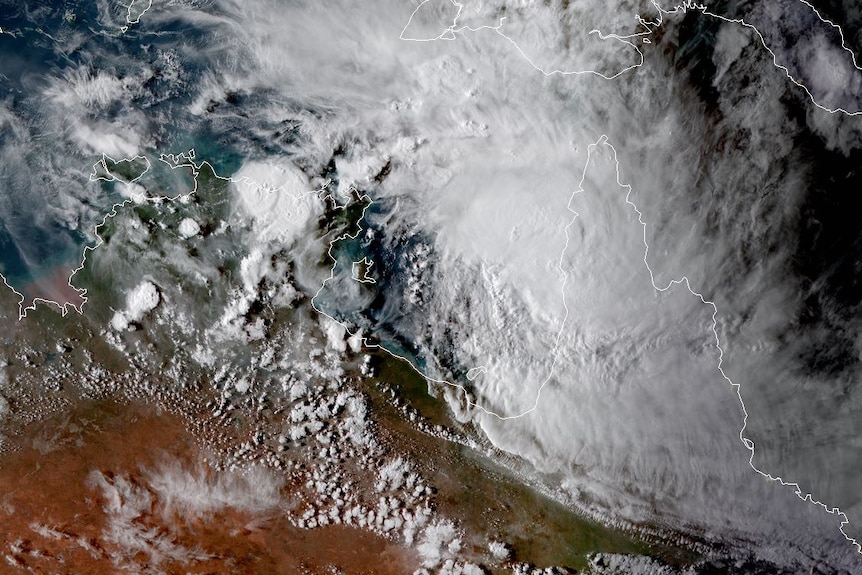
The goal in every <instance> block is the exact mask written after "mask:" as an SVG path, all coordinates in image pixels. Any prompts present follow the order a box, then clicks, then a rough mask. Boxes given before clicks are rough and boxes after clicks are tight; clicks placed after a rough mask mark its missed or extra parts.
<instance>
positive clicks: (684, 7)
mask: <svg viewBox="0 0 862 575" xmlns="http://www.w3.org/2000/svg"><path fill="white" fill-rule="evenodd" d="M430 1H431V0H423V1H422V2H421V3H420V4H419V5H418V6H417V7H416V8H415V9H414V10H413V12H412V13H411V14H410V18H409V19H408V20H407V24H405V25H404V28H403V29H402V30H401V34H400V35H399V38H400V39H401V40H406V41H411V42H435V41H437V40H455V39H456V38H457V37H456V34H463V33H465V32H477V31H479V30H486V29H487V30H493V31H494V32H496V33H497V34H499V35H500V36H502V37H503V38H505V39H506V40H507V41H508V42H510V43H511V44H512V46H514V47H515V49H516V50H517V51H518V53H519V54H520V55H521V57H522V58H523V59H524V60H526V62H527V63H528V64H530V66H532V67H533V68H535V69H536V70H538V71H539V72H541V73H542V74H544V75H545V76H553V75H560V76H579V75H582V74H591V75H594V76H598V77H600V78H603V79H605V80H613V79H614V78H617V77H619V76H621V75H622V74H624V73H626V72H628V71H630V70H634V69H635V68H639V67H641V66H643V64H644V61H645V59H644V54H643V52H641V50H640V48H639V47H638V46H637V45H636V44H635V43H634V42H635V41H636V40H637V39H640V41H641V42H642V43H644V44H650V43H651V40H650V39H649V38H648V36H650V35H652V33H653V31H654V30H655V29H656V28H658V27H659V26H661V24H662V23H663V22H664V16H665V15H672V14H677V13H679V12H688V11H689V10H693V11H698V12H701V13H702V14H703V15H704V16H709V17H711V18H716V19H718V20H721V21H723V22H727V23H729V24H737V25H740V26H743V27H745V28H748V29H750V30H753V31H754V33H755V34H756V35H757V37H758V38H759V39H760V44H761V45H762V46H763V47H764V48H765V49H766V51H767V52H769V55H770V56H772V64H773V65H774V66H775V67H776V68H778V69H779V70H781V71H783V72H784V75H785V76H786V77H787V79H788V80H790V81H791V82H793V83H794V84H796V85H797V86H799V87H800V88H802V89H803V90H804V91H805V93H806V94H807V95H808V99H809V100H810V101H811V103H812V104H814V105H815V106H817V107H818V108H820V109H821V110H823V111H825V112H829V113H830V114H835V113H841V114H845V115H847V116H858V115H862V110H854V111H849V110H846V109H844V108H842V107H836V108H829V107H828V106H824V105H822V104H820V103H819V102H818V101H817V99H816V98H815V97H814V94H812V93H811V91H810V90H809V89H808V87H807V86H806V85H805V83H804V82H802V81H801V80H799V79H797V78H796V77H794V76H793V74H792V73H791V72H790V70H789V69H788V68H787V67H786V66H784V65H782V64H779V63H778V56H777V55H776V54H775V52H773V51H772V49H771V48H770V47H769V45H768V44H767V42H766V39H765V38H764V37H763V34H761V32H760V30H758V29H757V28H756V27H755V26H754V25H753V24H749V23H748V22H746V21H745V20H744V19H743V18H728V17H726V16H722V15H720V14H716V13H715V12H711V11H710V10H709V9H708V8H707V6H706V5H705V4H701V3H698V2H696V1H695V0H683V2H680V3H678V4H675V5H674V6H673V8H670V9H667V8H663V7H662V6H660V5H659V3H658V0H651V3H652V5H653V6H654V7H655V9H656V10H657V11H658V18H657V19H656V20H652V21H649V20H644V19H643V17H641V16H640V15H639V14H638V15H635V18H636V19H637V21H638V23H639V25H640V26H643V28H644V31H643V32H635V33H633V34H628V35H626V36H620V35H618V34H605V33H603V32H601V31H600V30H597V29H593V30H590V31H589V32H588V34H597V35H598V36H599V38H600V39H601V40H617V41H619V42H622V43H624V44H628V45H629V46H631V47H632V48H634V49H635V50H636V51H637V53H638V60H639V61H638V62H637V63H636V64H632V65H630V66H627V67H625V68H623V69H622V70H619V71H618V72H616V73H614V74H611V75H610V76H608V75H605V74H602V73H600V72H597V71H595V70H562V69H560V68H555V69H552V70H547V69H545V68H543V67H541V66H539V65H538V64H536V63H535V62H534V61H533V59H532V58H530V57H529V56H528V55H527V53H526V52H525V51H524V50H523V48H521V46H520V45H518V42H517V41H515V40H514V39H512V38H511V37H509V36H507V35H506V34H505V33H504V32H503V24H504V21H505V20H506V17H505V16H504V17H502V18H500V19H499V20H498V22H497V24H496V25H495V26H491V25H485V26H479V27H476V28H473V27H470V26H460V27H459V26H458V20H459V19H460V17H461V12H462V11H463V9H464V5H463V4H461V3H460V2H458V1H457V0H448V1H449V2H451V3H452V5H453V6H455V7H456V8H457V9H458V12H457V14H456V15H455V17H454V19H453V20H452V24H451V25H449V26H448V27H447V28H446V29H445V30H444V31H443V32H441V33H440V34H439V35H438V36H437V37H435V38H427V39H421V38H409V37H405V33H406V32H407V28H409V27H410V24H411V23H412V21H413V18H414V16H416V14H417V13H418V12H419V10H420V9H421V8H422V7H423V6H424V5H425V4H427V3H428V2H430ZM797 1H798V2H801V3H802V4H805V5H806V6H807V7H808V8H809V9H811V10H812V11H813V12H814V14H815V15H816V16H817V17H818V18H819V19H820V21H821V22H823V23H824V24H828V25H830V26H832V27H833V28H835V29H837V30H838V34H839V35H840V37H841V48H842V49H843V50H844V51H846V52H847V53H849V54H850V60H851V63H852V64H853V67H854V68H856V70H858V71H862V67H860V66H859V64H858V63H857V61H856V55H855V54H854V53H853V50H851V49H850V48H849V47H848V46H847V42H846V39H845V36H844V30H843V29H842V28H841V26H840V25H838V24H836V23H835V22H833V21H832V20H829V19H828V18H825V17H824V16H822V15H821V14H820V12H818V11H817V9H816V8H814V6H812V5H811V4H810V3H808V2H807V1H806V0H797Z"/></svg>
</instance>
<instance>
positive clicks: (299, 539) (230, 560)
mask: <svg viewBox="0 0 862 575" xmlns="http://www.w3.org/2000/svg"><path fill="white" fill-rule="evenodd" d="M15 444H17V446H19V447H20V451H18V452H16V453H8V454H7V455H6V456H5V457H4V459H3V461H2V462H0V494H2V495H0V572H3V573H13V572H21V573H25V572H29V573H45V574H52V575H53V574H57V575H59V574H65V573H69V574H72V573H80V574H88V575H100V574H102V573H104V574H108V573H112V574H113V573H183V574H185V573H237V574H244V573H249V574H251V573H254V574H269V573H272V574H294V573H296V574H301V573H308V574H316V573H321V574H322V573H334V572H338V573H352V574H362V573H379V574H383V575H386V574H399V575H400V574H403V573H412V572H413V571H414V570H415V569H416V568H417V567H418V562H417V560H416V557H415V556H414V555H413V554H412V553H411V552H410V551H408V550H406V549H404V548H402V547H400V546H397V545H395V544H393V543H391V542H388V541H386V540H385V539H382V538H380V537H378V536H375V535H373V534H370V533H367V532H364V531H360V530H357V529H353V528H349V527H343V526H330V527H325V528H320V529H314V530H300V529H297V528H295V527H293V526H292V525H290V523H289V522H288V521H287V520H286V519H285V514H286V512H285V510H284V506H285V505H286V504H287V501H288V498H287V497H285V494H286V493H287V492H288V491H289V488H287V487H283V486H282V483H280V478H278V477H277V476H275V475H274V474H272V473H271V472H269V471H268V470H260V473H259V474H257V475H253V476H251V479H248V478H246V477H241V476H239V475H237V474H234V475H233V476H228V472H216V471H214V470H212V469H211V468H209V467H207V466H205V465H204V464H201V463H200V461H201V458H202V454H201V453H200V452H199V450H198V449H197V448H196V447H195V444H194V442H193V441H192V439H191V437H190V436H189V434H188V433H187V432H186V430H185V428H184V427H183V425H182V423H181V422H180V421H179V420H177V419H176V418H174V417H172V416H170V415H167V414H164V413H155V412H154V411H152V410H149V409H147V408H143V407H140V406H119V405H116V404H107V403H100V404H91V405H87V406H82V407H80V408H78V409H77V410H75V411H74V412H73V413H71V414H66V415H65V416H64V417H62V418H53V419H51V420H49V421H45V422H41V423H39V424H36V425H33V426H32V427H31V428H29V429H28V430H26V434H25V435H23V436H21V437H19V438H17V439H16V440H15Z"/></svg>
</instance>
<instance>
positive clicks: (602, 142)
mask: <svg viewBox="0 0 862 575" xmlns="http://www.w3.org/2000/svg"><path fill="white" fill-rule="evenodd" d="M600 146H608V147H609V148H610V149H611V151H612V153H613V159H614V168H615V171H616V184H617V185H618V186H619V187H621V188H623V189H625V190H627V192H626V196H625V202H626V204H628V205H630V206H631V207H632V208H633V209H634V210H635V212H636V213H637V215H638V223H640V225H641V226H642V229H643V235H642V238H643V245H644V252H643V263H644V266H645V267H646V269H647V271H648V272H649V276H650V283H651V284H652V287H653V289H655V290H656V291H658V292H666V291H668V290H669V289H671V288H672V287H673V286H675V285H684V286H685V288H686V289H687V290H688V291H689V293H690V294H691V295H693V296H695V297H697V298H698V299H699V300H700V301H701V303H703V304H704V305H707V306H710V307H711V308H712V327H711V330H712V334H713V336H714V338H715V348H716V350H718V360H717V363H716V368H717V369H718V372H719V373H720V374H721V377H722V378H724V380H725V381H726V382H727V383H729V384H730V386H731V387H732V388H733V389H734V391H736V396H737V399H739V404H740V406H741V407H742V413H743V420H742V427H741V428H740V430H739V439H740V441H741V442H742V444H743V445H744V446H745V448H746V449H748V451H749V457H748V465H749V467H751V469H752V470H754V471H755V472H757V473H758V474H759V475H761V476H762V477H764V478H766V479H769V480H770V481H774V482H777V483H780V484H781V485H782V486H788V487H792V488H793V489H794V491H795V493H796V495H797V497H799V499H801V500H802V501H805V502H807V503H813V504H815V505H818V506H820V507H821V508H823V509H824V510H825V511H826V512H827V513H829V514H830V515H836V516H837V517H838V518H839V519H840V525H839V527H838V528H839V530H840V532H841V534H842V535H843V536H844V538H845V539H846V540H847V541H849V542H850V543H851V544H852V545H853V546H854V547H856V551H857V552H858V553H862V546H860V543H859V542H858V541H857V540H856V539H854V538H853V537H851V536H850V535H848V534H847V533H846V532H845V531H844V527H845V526H846V525H848V524H849V522H850V521H849V519H848V518H847V515H846V514H845V513H844V512H842V511H841V510H840V509H839V508H838V507H837V506H836V507H829V506H827V505H826V504H825V503H823V502H821V501H819V500H817V499H814V497H813V495H812V494H811V493H804V492H803V491H802V488H801V487H800V486H799V484H798V483H795V482H791V481H786V480H785V479H783V478H782V477H781V476H774V475H771V474H769V473H766V472H764V471H762V470H760V469H759V468H758V467H757V466H755V464H754V441H752V440H751V439H749V438H747V437H745V430H746V428H747V426H748V410H747V409H746V407H745V402H744V401H743V399H742V392H741V384H738V383H734V382H733V381H732V380H731V379H730V377H729V376H728V375H727V374H726V373H725V371H724V367H723V363H724V349H723V348H722V346H721V338H720V336H719V335H718V307H717V306H716V304H715V302H712V301H710V300H707V299H706V298H705V297H704V296H703V294H702V293H700V292H697V291H695V290H694V289H692V287H691V283H690V281H689V279H688V277H687V276H682V277H680V278H679V279H674V280H671V281H670V282H668V284H667V285H665V286H664V287H661V286H659V285H658V284H657V283H656V280H655V274H654V273H653V270H652V268H651V267H650V265H649V262H648V256H649V244H648V243H647V224H646V222H645V221H644V219H643V213H642V212H641V211H640V210H639V209H638V207H637V205H635V203H634V202H633V201H632V200H631V194H632V191H633V189H632V186H631V185H630V184H623V183H622V181H621V177H620V165H619V160H618V157H617V151H616V148H614V147H613V146H612V145H611V144H610V143H609V142H608V138H607V136H604V135H603V136H601V137H600V138H599V139H598V140H597V141H596V142H595V143H593V144H590V145H589V147H588V148H587V160H586V162H585V164H584V171H583V174H582V176H581V180H580V184H579V186H578V189H577V190H575V192H573V194H572V196H571V198H570V199H569V203H568V205H567V208H568V209H569V211H570V212H572V214H573V217H572V220H571V221H570V222H569V223H568V224H567V225H566V227H565V234H566V244H565V246H564V248H563V251H562V253H561V254H560V260H559V264H558V269H559V271H560V273H561V274H562V275H563V281H562V283H561V287H560V290H561V294H562V296H563V306H564V307H565V310H566V312H565V316H564V318H563V323H562V325H561V327H560V331H559V333H558V334H557V339H556V342H555V346H554V349H553V351H552V353H553V355H554V360H553V363H552V365H551V372H550V373H549V374H548V376H547V377H546V378H545V379H544V380H543V381H542V382H541V384H540V386H539V389H538V391H537V393H536V400H535V402H534V404H533V406H532V407H531V408H529V409H527V410H525V411H523V412H521V413H518V414H516V415H501V414H499V413H497V412H494V411H492V410H489V409H487V408H485V407H483V406H482V405H479V404H478V403H476V402H474V401H472V400H471V399H470V395H469V393H468V391H467V390H466V389H465V387H464V386H462V385H460V384H458V383H453V382H449V381H446V380H443V379H436V378H433V377H430V376H428V375H427V374H425V373H423V372H422V370H421V369H419V368H418V367H417V366H416V365H415V364H414V363H413V362H412V361H411V360H410V359H409V358H407V357H404V356H402V355H400V354H397V353H394V352H392V351H389V350H388V349H386V348H385V347H382V346H381V345H378V344H370V343H368V340H367V338H365V337H362V335H361V331H362V330H356V331H351V327H350V326H349V325H348V324H347V323H345V322H343V321H340V320H338V319H336V318H334V317H332V316H331V315H329V314H328V313H326V312H325V311H323V310H321V309H320V308H319V307H317V305H316V303H315V299H317V297H318V296H319V295H320V293H321V292H322V291H323V289H324V288H325V287H326V284H327V283H328V282H329V281H331V280H333V279H334V278H335V269H336V268H337V267H338V261H337V260H336V258H335V256H334V255H333V254H332V249H333V247H334V245H335V244H336V243H337V242H340V241H344V240H348V239H349V240H354V239H356V238H357V237H358V236H359V234H360V233H362V231H363V230H364V228H362V227H361V226H360V227H359V230H358V231H357V232H356V233H354V234H349V233H345V234H342V235H340V236H338V237H337V238H335V239H334V240H332V241H330V243H329V250H328V252H327V253H328V254H329V257H330V258H332V260H333V265H332V269H331V270H330V274H329V277H328V278H326V279H325V280H324V282H323V285H321V287H320V289H318V290H317V293H316V294H315V295H314V297H312V299H311V305H312V307H313V308H314V309H315V310H317V311H318V312H319V313H320V314H322V315H324V316H325V317H328V318H329V319H331V320H333V321H335V322H336V323H338V324H340V325H342V326H343V327H344V329H345V330H346V332H347V334H348V336H350V337H354V336H356V335H359V336H360V339H361V341H362V345H363V346H364V347H366V348H371V349H379V350H382V351H385V352H386V353H388V354H389V355H391V356H392V357H395V358H397V359H400V360H403V361H405V362H406V363H407V365H409V366H410V367H411V368H412V369H413V370H414V371H415V372H416V373H418V374H419V375H420V376H421V377H423V378H424V379H426V380H427V381H430V382H433V383H437V384H441V385H448V386H450V387H454V388H457V389H460V390H461V391H462V392H463V393H464V398H465V402H466V403H467V405H469V406H470V407H473V408H476V409H478V410H480V411H482V412H484V413H486V414H488V415H490V416H492V417H495V418H496V419H499V420H501V421H506V420H510V419H517V418H519V417H524V416H526V415H528V414H530V413H532V412H533V411H535V410H536V409H537V407H538V405H539V401H540V399H541V394H542V390H543V389H544V387H545V385H546V384H547V383H548V381H550V379H551V377H553V370H554V368H555V367H556V362H557V356H558V352H559V342H560V338H561V337H562V335H563V331H564V329H565V325H566V320H567V319H568V315H569V308H568V305H567V304H566V296H565V287H566V282H567V280H568V274H567V273H566V272H565V270H564V269H563V259H564V258H565V254H566V251H567V249H568V247H569V228H570V227H571V226H572V225H573V224H574V222H575V220H576V219H577V218H578V217H579V214H578V212H575V211H574V210H572V209H571V201H572V199H573V198H574V196H575V195H576V194H579V193H581V192H583V191H584V182H585V180H586V175H587V171H588V170H589V167H590V163H591V161H592V157H593V152H594V151H595V149H596V148H597V147H600ZM357 193H358V192H357ZM360 199H361V200H363V201H367V202H369V203H368V204H367V205H366V206H365V208H364V209H363V211H362V216H361V217H360V218H359V221H360V222H361V221H362V220H363V219H364V218H365V213H366V211H367V210H368V208H369V207H370V206H371V203H373V201H372V200H371V198H370V197H369V196H368V195H367V194H362V195H361V196H360ZM340 207H341V208H342V209H346V205H345V206H340ZM483 371H484V367H483V366H480V367H477V368H473V369H471V370H470V371H469V372H468V379H470V380H472V379H473V378H475V377H476V376H477V375H479V373H482V372H483ZM470 374H474V377H473V378H470V377H469V375H470Z"/></svg>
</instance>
